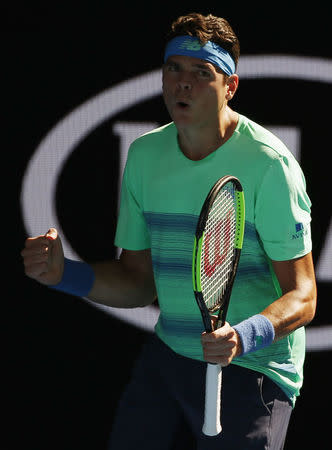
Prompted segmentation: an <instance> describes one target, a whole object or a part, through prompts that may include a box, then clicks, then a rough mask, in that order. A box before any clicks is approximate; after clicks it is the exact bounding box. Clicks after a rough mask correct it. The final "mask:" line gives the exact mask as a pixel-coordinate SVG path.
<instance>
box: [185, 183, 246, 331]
mask: <svg viewBox="0 0 332 450" xmlns="http://www.w3.org/2000/svg"><path fill="white" fill-rule="evenodd" d="M244 223H245V204H244V193H243V189H242V186H241V183H240V181H239V180H238V179H237V178H236V177H234V176H231V175H227V176H225V177H223V178H221V179H219V180H218V181H217V182H216V183H215V184H214V185H213V187H212V189H211V190H210V192H209V194H208V195H207V197H206V200H205V202H204V204H203V206H202V209H201V213H200V216H199V219H198V222H197V227H196V234H195V242H194V250H193V264H192V273H193V289H194V293H195V298H196V301H197V303H198V306H199V308H200V311H201V314H202V318H203V322H204V326H205V329H206V331H207V332H211V331H212V325H211V317H210V316H211V314H213V313H216V312H217V311H219V315H218V316H219V320H218V326H222V325H223V324H224V323H225V319H226V314H227V308H228V304H229V299H230V294H231V290H232V286H233V282H234V278H235V275H236V270H237V266H238V262H239V258H240V253H241V249H242V244H243V235H244Z"/></svg>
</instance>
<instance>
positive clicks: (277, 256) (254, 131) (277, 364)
mask: <svg viewBox="0 0 332 450" xmlns="http://www.w3.org/2000/svg"><path fill="white" fill-rule="evenodd" d="M224 175H234V176H236V177H238V178H239V180H240V181H241V183H242V185H243V189H244V195H245V202H246V223H245V235H244V243H243V249H242V253H241V258H240V263H239V267H238V272H237V276H236V279H235V283H234V287H233V291H232V296H231V301H230V306H229V310H228V315H227V321H228V322H229V323H230V324H231V325H235V324H237V323H238V322H240V321H242V320H244V319H246V318H248V317H250V316H252V315H254V314H257V313H260V312H261V311H262V310H263V309H264V308H265V307H266V306H268V305H269V304H270V303H272V302H273V301H274V300H276V299H277V298H279V297H280V296H281V289H280V286H279V283H278V280H277V278H276V276H275V274H274V271H273V268H272V265H271V259H272V260H279V261H283V260H289V259H293V258H297V257H300V256H303V255H305V254H307V253H308V252H310V251H311V234H310V220H311V219H310V206H311V203H310V200H309V198H308V196H307V194H306V191H305V180H304V177H303V174H302V171H301V169H300V167H299V165H298V163H297V162H296V160H295V158H294V157H293V156H292V154H291V153H290V152H289V150H288V149H287V148H286V147H285V146H284V144H283V143H282V142H281V141H280V140H279V139H278V138H277V137H275V136H274V135H273V134H271V133H270V132H268V131H267V130H265V129H264V128H263V127H261V126H259V125H257V124H256V123H254V122H252V121H250V120H249V119H247V118H246V117H244V116H242V115H239V122H238V124H237V127H236V129H235V131H234V133H233V135H232V136H231V138H230V139H229V140H228V141H227V142H226V143H225V144H224V145H222V146H221V147H220V148H218V149H217V150H216V151H215V152H213V153H211V154H210V155H208V156H207V157H206V158H204V159H202V160H200V161H192V160H190V159H188V158H187V157H186V156H185V155H184V154H183V153H182V151H181V150H180V148H179V146H178V141H177V130H176V127H175V125H174V123H170V124H168V125H165V126H163V127H161V128H158V129H156V130H154V131H152V132H150V133H147V134H145V135H143V136H141V137H140V138H138V139H137V140H136V141H135V142H133V144H132V145H131V147H130V149H129V153H128V160H127V165H126V169H125V173H124V178H123V183H122V193H121V206H120V214H119V220H118V226H117V232H116V238H115V244H116V245H117V246H118V247H121V248H125V249H128V250H143V249H147V248H151V253H152V260H153V270H154V277H155V283H156V288H157V293H158V300H159V305H160V317H159V320H158V323H157V325H156V328H155V331H156V333H157V335H158V336H159V337H160V339H162V340H163V341H164V342H165V343H166V344H167V345H168V346H169V347H171V348H172V349H173V350H174V351H175V352H177V353H179V354H181V355H184V356H186V357H189V358H194V359H199V360H203V353H202V346H201V333H202V332H203V331H204V328H203V323H202V318H201V314H200V311H199V308H198V306H197V303H196V300H195V297H194V294H193V287H192V267H191V266H192V250H193V242H194V234H195V229H196V223H197V219H198V216H199V213H200V209H201V206H202V204H203V201H204V199H205V197H206V195H207V193H208V192H209V190H210V188H211V187H212V185H213V184H214V183H215V182H216V181H217V180H218V179H219V178H220V177H222V176H224ZM304 354H305V334H304V328H300V329H298V330H296V331H295V332H293V333H291V334H290V335H289V336H288V337H286V338H284V339H282V340H280V341H278V342H275V343H273V344H272V345H270V346H269V347H266V348H264V349H262V350H259V351H257V352H253V353H250V354H248V355H245V356H241V357H238V358H236V359H234V360H233V363H234V364H238V365H241V366H244V367H247V368H250V369H253V370H257V371H259V372H262V373H264V374H266V375H268V376H269V377H270V378H272V379H273V380H274V381H275V382H276V383H277V384H279V385H280V386H281V388H282V389H283V390H284V391H285V392H286V394H287V395H288V396H289V398H290V399H291V400H292V401H293V402H294V401H295V396H296V395H298V394H299V390H300V387H301V385H302V377H303V370H302V368H303V362H304Z"/></svg>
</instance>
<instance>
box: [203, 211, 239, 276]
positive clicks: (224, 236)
mask: <svg viewBox="0 0 332 450" xmlns="http://www.w3.org/2000/svg"><path fill="white" fill-rule="evenodd" d="M231 214H232V213H231V211H228V212H227V217H226V218H225V219H223V220H221V221H219V222H218V223H217V224H216V226H215V230H214V231H210V232H209V233H207V234H206V235H205V241H204V272H205V274H206V276H207V277H212V275H213V274H214V273H215V271H216V268H217V267H218V266H221V265H222V264H223V262H224V261H225V259H226V258H227V255H228V251H229V246H230V240H231ZM212 236H214V251H213V262H212V263H211V262H210V254H211V250H210V241H211V237H212Z"/></svg>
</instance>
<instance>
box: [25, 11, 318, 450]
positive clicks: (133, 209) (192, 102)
mask: <svg viewBox="0 0 332 450" xmlns="http://www.w3.org/2000/svg"><path fill="white" fill-rule="evenodd" d="M238 58H239V41H238V39H237V37H236V35H235V34H234V32H233V30H232V28H231V27H230V25H229V24H228V22H227V21H226V20H224V19H222V18H217V17H214V16H212V15H208V16H202V15H200V14H189V15H187V16H184V17H180V18H178V19H177V20H176V21H175V22H174V23H173V24H172V27H171V32H170V35H169V36H168V40H167V45H166V50H165V54H164V65H163V75H162V76H163V96H164V100H165V104H166V106H167V109H168V111H169V114H170V116H171V119H172V122H171V123H169V124H167V125H165V126H163V127H161V128H158V129H156V130H154V131H152V132H150V133H148V134H146V135H143V136H142V137H140V138H139V139H137V140H136V141H135V142H134V143H133V144H132V145H131V147H130V150H129V155H128V161H127V165H126V170H125V174H124V179H123V185H122V197H121V208H120V214H119V219H118V226H117V232H116V238H115V244H116V245H117V246H118V247H120V248H123V251H122V254H121V257H120V259H119V260H116V261H109V262H102V263H96V264H92V265H90V264H88V263H82V262H76V261H70V260H68V259H66V258H64V255H63V251H62V247H61V240H60V237H59V236H58V234H57V231H56V230H55V229H52V228H51V229H50V230H49V231H48V232H47V233H46V235H44V236H37V237H34V238H29V239H27V241H26V245H25V248H24V250H23V251H22V256H23V257H24V264H25V271H26V274H27V275H28V276H30V277H32V278H34V279H36V280H37V281H39V282H41V283H43V284H45V285H49V286H52V287H54V288H56V289H60V290H63V291H65V292H69V293H71V294H73V295H77V296H88V297H89V298H90V299H91V300H94V301H96V302H99V303H104V304H106V305H110V306H113V307H121V308H133V307H142V306H145V305H148V304H151V303H152V302H153V301H154V299H155V298H156V296H158V299H159V304H160V311H161V312H160V317H159V320H158V323H157V325H156V329H155V334H154V335H153V337H152V338H151V339H150V340H149V341H148V343H147V344H146V346H145V347H144V349H143V351H142V354H141V355H140V357H139V360H138V362H137V364H136V366H135V369H134V371H133V375H132V379H131V382H130V383H129V385H128V387H127V389H126V390H125V392H124V394H123V397H122V400H121V402H120V405H119V410H118V414H117V416H116V419H115V423H114V424H113V431H112V436H111V441H110V449H112V450H120V449H121V450H126V449H128V450H129V449H134V448H135V449H136V448H142V449H143V448H144V450H148V449H149V450H157V449H158V450H163V449H165V450H166V449H172V448H176V447H177V446H178V448H180V446H181V448H182V449H184V448H186V447H185V444H183V442H182V443H181V438H182V430H183V429H185V428H186V429H188V430H190V433H191V436H192V440H193V442H194V443H195V444H193V445H194V446H195V448H197V449H200V450H213V449H227V450H230V449H235V450H248V449H270V450H272V449H274V450H277V449H278V450H279V449H282V448H283V446H284V441H285V436H286V432H287V426H288V422H289V418H290V415H291V411H292V409H293V408H294V405H295V401H296V397H297V396H298V395H299V392H300V388H301V385H302V381H303V362H304V354H305V334H304V326H305V325H307V324H308V323H309V322H310V321H311V320H312V318H313V317H314V313H315V305H316V286H315V277H314V269H313V263H312V256H311V234H310V220H311V219H310V206H311V205H310V200H309V198H308V195H307V193H306V187H305V180H304V177H303V174H302V171H301V169H300V167H299V165H298V163H297V162H296V160H295V159H294V157H293V156H292V154H291V153H290V151H289V150H288V149H287V148H286V147H285V145H284V144H283V143H282V142H281V141H280V140H279V139H278V138H277V137H275V136H274V135H272V134H271V133H270V132H268V131H267V130H266V129H264V128H262V127H261V126H259V125H258V124H256V123H254V122H253V121H251V120H250V119H248V118H247V117H245V116H243V115H241V114H239V113H238V112H236V111H234V110H232V109H231V108H230V107H229V104H228V103H229V101H230V100H231V99H232V98H233V97H234V95H235V93H236V91H237V88H238V84H239V77H238V76H237V74H236V67H237V62H238ZM227 174H230V175H234V176H236V177H238V178H239V179H240V181H241V183H242V185H243V188H244V192H245V200H246V226H245V236H244V244H243V249H242V254H241V259H240V264H239V269H238V274H237V278H236V281H235V284H234V287H233V292H232V298H231V301H230V306H229V312H228V322H227V323H226V325H225V326H224V327H223V328H221V329H218V330H217V331H214V332H213V333H209V334H206V333H203V324H202V319H201V315H200V312H199V310H198V307H197V304H196V301H195V298H194V294H193V289H192V279H191V262H192V247H193V239H194V233H195V229H196V223H197V218H198V215H199V212H200V209H201V206H202V202H203V200H204V199H205V196H206V195H207V193H208V191H209V190H210V188H211V186H212V185H213V184H214V183H215V181H216V180H217V179H219V178H220V177H222V176H224V175H227ZM206 361H208V362H212V363H221V364H222V366H224V370H223V391H222V424H223V431H222V433H221V434H219V435H217V436H214V437H207V436H204V435H203V434H202V431H201V430H202V423H203V414H204V384H205V371H206ZM188 448H189V447H188ZM190 448H192V447H190Z"/></svg>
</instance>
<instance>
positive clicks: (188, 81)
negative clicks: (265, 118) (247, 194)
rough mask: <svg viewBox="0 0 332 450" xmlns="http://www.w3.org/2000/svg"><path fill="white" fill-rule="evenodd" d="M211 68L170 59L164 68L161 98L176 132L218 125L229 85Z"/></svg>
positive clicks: (185, 58) (192, 61) (195, 61)
mask: <svg viewBox="0 0 332 450" xmlns="http://www.w3.org/2000/svg"><path fill="white" fill-rule="evenodd" d="M225 78H226V77H225V75H224V74H223V72H222V71H221V70H219V69H217V68H216V67H215V66H214V65H213V64H211V63H209V62H207V61H204V60H202V59H198V58H192V57H190V56H179V55H174V56H170V57H169V58H168V60H167V61H166V63H165V64H164V67H163V96H164V101H165V104H166V107H167V109H168V112H169V114H170V116H171V118H172V120H173V121H174V122H175V124H176V126H177V127H178V128H186V127H188V126H189V127H192V126H194V127H202V126H204V125H206V124H209V125H211V124H212V125H213V124H214V123H215V124H217V123H218V121H219V117H220V112H221V110H222V109H223V108H224V107H225V106H226V104H227V101H226V96H227V93H228V84H227V82H226V81H225Z"/></svg>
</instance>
